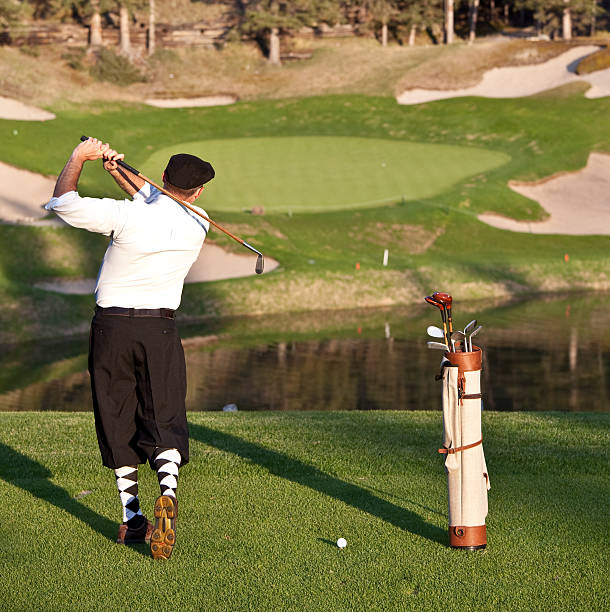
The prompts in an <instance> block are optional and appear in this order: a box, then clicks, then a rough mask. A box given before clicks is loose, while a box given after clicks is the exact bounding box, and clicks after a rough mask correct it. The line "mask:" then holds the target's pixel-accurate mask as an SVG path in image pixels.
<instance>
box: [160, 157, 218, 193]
mask: <svg viewBox="0 0 610 612" xmlns="http://www.w3.org/2000/svg"><path fill="white" fill-rule="evenodd" d="M214 174H215V172H214V168H212V164H210V163H209V162H207V161H203V159H199V158H198V157H196V156H195V155H189V154H188V153H178V154H177V155H172V156H171V157H170V159H169V162H167V167H166V168H165V178H166V180H167V182H168V183H171V184H172V185H174V187H179V188H180V189H194V188H195V187H201V185H205V184H206V183H207V182H208V181H211V180H212V179H213V178H214Z"/></svg>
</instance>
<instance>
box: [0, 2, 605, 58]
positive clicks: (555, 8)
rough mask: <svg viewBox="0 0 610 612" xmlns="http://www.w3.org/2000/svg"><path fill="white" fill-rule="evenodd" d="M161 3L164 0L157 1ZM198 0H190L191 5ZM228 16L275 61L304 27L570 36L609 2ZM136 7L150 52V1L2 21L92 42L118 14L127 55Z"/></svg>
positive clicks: (389, 6) (284, 7) (589, 31)
mask: <svg viewBox="0 0 610 612" xmlns="http://www.w3.org/2000/svg"><path fill="white" fill-rule="evenodd" d="M161 1H162V0H161ZM196 1H198V0H191V2H196ZM212 4H217V5H222V6H223V7H225V9H226V11H227V12H228V13H229V14H230V15H231V18H232V23H233V30H235V31H236V32H237V33H238V35H240V36H246V37H251V38H252V39H254V40H256V41H258V42H259V43H260V44H261V47H263V48H264V49H265V51H266V53H267V54H268V57H269V61H270V62H271V63H273V64H279V63H280V44H281V40H282V39H283V38H285V37H290V36H292V35H293V34H294V33H295V32H298V31H299V30H300V29H302V28H304V27H314V28H315V27H319V26H320V25H321V24H328V25H330V26H333V25H336V24H339V23H350V24H351V25H353V26H354V27H355V29H356V30H357V31H358V32H360V33H373V34H374V35H375V37H376V38H377V39H378V40H379V42H380V44H381V45H383V46H386V45H387V44H388V42H389V41H390V40H394V41H397V42H399V43H400V44H405V45H414V44H415V40H416V36H418V34H425V35H426V37H427V38H428V39H429V40H430V41H431V42H433V43H435V44H452V43H453V42H455V41H456V40H457V39H458V38H459V39H461V40H468V42H470V43H472V42H473V41H474V40H475V38H476V36H477V33H490V32H497V31H501V30H503V29H505V28H507V27H513V28H523V27H534V29H535V32H536V34H538V35H547V36H549V37H550V38H563V39H566V40H569V39H571V38H572V37H573V36H575V35H586V36H589V35H595V34H596V32H598V31H599V30H600V29H607V28H608V26H609V24H608V18H609V15H610V0H217V2H215V3H214V2H212ZM134 11H140V12H141V11H146V12H147V14H148V32H149V37H148V39H149V40H148V52H149V53H150V54H152V53H154V51H155V35H154V34H155V23H156V20H155V13H156V7H155V0H0V26H4V27H10V25H11V24H13V23H15V22H19V21H22V20H24V19H28V18H29V19H43V20H44V19H52V20H59V21H74V22H78V23H82V24H86V25H88V26H89V27H90V46H91V47H93V48H95V47H98V46H100V45H101V44H102V38H101V35H102V34H101V33H102V17H103V16H104V15H108V14H111V13H112V14H114V15H117V14H118V25H119V30H120V49H121V52H122V53H123V54H124V55H127V56H129V54H130V39H129V25H130V22H131V20H132V19H133V15H134Z"/></svg>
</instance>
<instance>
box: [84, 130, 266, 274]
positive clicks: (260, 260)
mask: <svg viewBox="0 0 610 612" xmlns="http://www.w3.org/2000/svg"><path fill="white" fill-rule="evenodd" d="M80 139H81V140H82V141H83V142H84V141H85V140H89V136H81V138H80ZM116 163H117V164H118V165H119V166H121V167H123V168H125V170H128V171H129V172H131V173H132V174H134V175H135V176H138V177H140V178H141V179H142V180H143V181H144V182H146V183H148V184H149V185H152V186H153V187H154V188H155V189H158V190H159V191H160V192H161V193H163V194H165V195H166V196H168V197H169V198H171V199H172V200H174V201H175V202H178V204H181V205H182V206H184V207H185V208H188V209H189V210H190V211H191V212H193V213H195V214H196V215H198V216H199V217H201V218H202V219H205V220H206V221H207V222H208V223H211V224H212V225H213V226H214V227H215V228H216V229H219V230H220V231H221V232H223V233H224V234H226V235H227V236H229V237H230V238H233V240H235V241H237V242H239V243H240V244H241V245H242V246H245V247H246V248H247V249H250V250H251V251H252V252H253V253H256V254H257V255H258V257H257V259H256V267H255V268H254V270H255V272H256V273H257V274H262V273H263V270H264V268H265V259H264V257H263V254H262V253H261V252H260V251H257V250H256V249H255V248H254V247H253V246H252V245H250V244H248V243H247V242H246V241H245V240H242V239H241V238H238V237H237V236H235V234H232V233H231V232H230V231H229V230H226V229H225V228H224V227H222V226H220V225H218V223H216V222H215V221H212V219H210V218H209V217H207V216H206V215H204V214H203V213H201V212H199V211H198V210H197V209H196V208H194V207H193V206H191V205H190V204H188V203H187V202H184V201H183V200H181V199H180V198H177V197H176V196H174V195H172V194H171V193H170V192H169V191H167V190H166V189H164V188H163V187H161V186H159V185H157V184H156V183H154V182H153V181H151V180H150V179H149V178H148V177H146V176H144V175H143V174H142V173H141V172H140V171H139V170H136V169H135V168H132V167H131V166H130V165H129V164H126V163H125V162H124V161H123V160H120V159H117V160H116Z"/></svg>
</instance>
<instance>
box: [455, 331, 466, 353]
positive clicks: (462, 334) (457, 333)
mask: <svg viewBox="0 0 610 612" xmlns="http://www.w3.org/2000/svg"><path fill="white" fill-rule="evenodd" d="M453 335H454V336H463V337H464V342H463V343H462V351H466V334H465V333H464V332H463V331H461V330H459V329H456V330H455V331H454V332H453ZM452 342H454V343H455V341H454V340H453V339H452Z"/></svg>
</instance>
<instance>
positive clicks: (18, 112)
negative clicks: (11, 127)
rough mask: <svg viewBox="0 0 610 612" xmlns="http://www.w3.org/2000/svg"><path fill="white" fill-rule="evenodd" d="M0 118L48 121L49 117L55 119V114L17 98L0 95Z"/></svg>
mask: <svg viewBox="0 0 610 612" xmlns="http://www.w3.org/2000/svg"><path fill="white" fill-rule="evenodd" d="M0 119H13V120H17V121H49V120H50V119H55V115H54V114H53V113H49V112H48V111H45V110H42V109H41V108H36V107H35V106H29V105H28V104H24V103H23V102H19V101H18V100H13V99H12V98H5V97H4V96H0Z"/></svg>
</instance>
